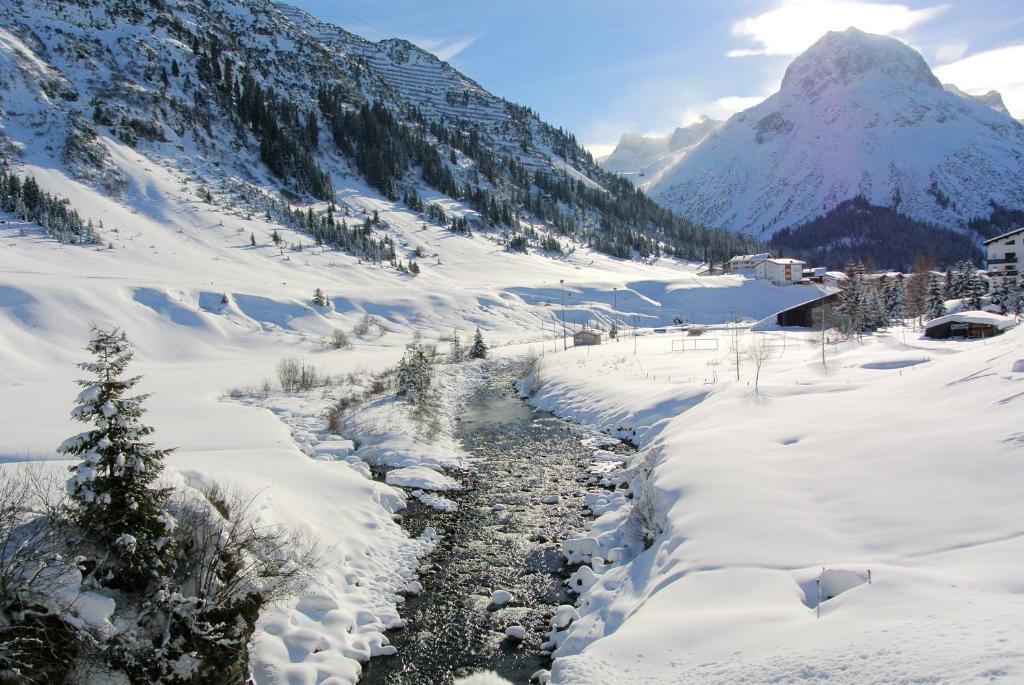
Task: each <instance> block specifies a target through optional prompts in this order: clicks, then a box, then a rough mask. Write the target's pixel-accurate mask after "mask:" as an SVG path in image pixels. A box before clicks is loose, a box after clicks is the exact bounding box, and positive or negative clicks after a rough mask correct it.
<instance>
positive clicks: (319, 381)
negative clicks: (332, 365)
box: [277, 357, 331, 392]
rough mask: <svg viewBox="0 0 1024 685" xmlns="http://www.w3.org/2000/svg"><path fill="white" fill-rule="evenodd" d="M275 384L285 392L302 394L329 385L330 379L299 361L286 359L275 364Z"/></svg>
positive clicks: (292, 358) (291, 358) (290, 358)
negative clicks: (278, 384)
mask: <svg viewBox="0 0 1024 685" xmlns="http://www.w3.org/2000/svg"><path fill="white" fill-rule="evenodd" d="M277 382H278V383H280V384H281V389H282V390H284V391H285V392H304V391H307V390H312V389H314V388H322V387H324V386H327V385H330V384H331V377H330V376H329V375H327V374H325V373H322V372H321V371H318V370H317V369H316V367H314V366H312V365H310V364H307V363H306V362H305V361H303V360H301V359H295V358H294V357H286V358H284V359H282V360H281V361H279V362H278V363H277Z"/></svg>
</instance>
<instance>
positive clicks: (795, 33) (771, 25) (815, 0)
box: [726, 0, 946, 57]
mask: <svg viewBox="0 0 1024 685" xmlns="http://www.w3.org/2000/svg"><path fill="white" fill-rule="evenodd" d="M945 8H946V6H945V5H941V6H936V7H928V8H924V9H911V8H909V7H907V6H906V5H899V4H888V3H885V4H883V3H878V2H861V1H860V0H784V1H783V3H782V4H781V5H780V6H779V7H777V8H776V9H773V10H770V11H768V12H765V13H764V14H759V15H757V16H755V17H747V18H746V19H741V20H740V21H738V22H736V23H735V24H733V27H732V33H733V35H734V36H738V37H741V38H747V39H749V40H751V41H753V42H754V43H757V44H759V46H758V47H754V48H739V49H735V50H730V51H729V52H727V53H726V55H728V56H729V57H749V56H752V55H796V54H799V53H801V52H803V51H804V50H806V49H807V48H809V47H810V46H811V45H812V44H814V42H815V41H817V40H818V39H819V38H821V36H822V35H824V34H825V33H826V32H828V31H843V30H845V29H847V28H849V27H850V26H856V27H857V28H859V29H861V30H862V31H866V32H868V33H880V34H883V35H888V34H893V33H900V32H903V31H906V30H907V29H910V28H911V27H913V26H916V25H917V24H920V23H922V22H925V21H928V20H929V19H932V18H933V17H935V16H937V15H939V14H940V13H942V12H943V11H944V10H945Z"/></svg>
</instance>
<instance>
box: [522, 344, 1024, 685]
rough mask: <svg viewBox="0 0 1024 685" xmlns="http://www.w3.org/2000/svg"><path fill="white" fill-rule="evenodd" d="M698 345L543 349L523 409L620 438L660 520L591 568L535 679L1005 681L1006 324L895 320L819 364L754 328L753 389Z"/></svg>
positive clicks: (1016, 441) (1011, 529) (1012, 583)
mask: <svg viewBox="0 0 1024 685" xmlns="http://www.w3.org/2000/svg"><path fill="white" fill-rule="evenodd" d="M720 335H721V337H720V338H719V343H720V348H719V350H718V351H717V352H714V351H707V352H696V351H691V350H689V349H688V350H687V351H686V352H673V351H672V350H673V344H672V343H673V340H672V338H673V337H674V338H675V339H677V340H678V337H679V336H678V334H675V335H674V336H673V335H671V334H666V335H660V336H659V335H653V336H649V337H642V338H640V339H638V340H637V341H636V342H637V346H636V349H637V353H636V355H634V353H633V350H634V341H633V340H632V339H629V340H623V341H620V342H613V343H611V344H606V345H603V346H600V347H595V348H589V349H586V348H579V349H575V350H570V351H568V352H558V353H557V354H555V355H554V356H551V353H550V350H549V352H548V357H547V358H546V362H547V363H546V364H545V365H544V367H543V370H542V371H541V382H540V384H539V388H538V390H537V393H536V395H535V397H534V398H533V400H532V401H533V403H534V404H535V405H537V406H539V407H543V408H547V409H553V410H555V411H557V412H559V413H560V414H562V415H565V416H568V417H570V418H573V419H576V420H579V421H582V422H587V423H593V424H595V425H597V426H600V427H604V428H606V429H608V430H610V431H611V432H613V433H615V434H619V435H624V436H628V437H630V438H632V439H635V440H636V441H637V443H638V444H639V445H640V447H641V451H640V454H639V455H638V457H637V458H638V459H645V460H647V461H648V462H649V463H650V464H652V465H653V475H652V478H651V483H652V485H653V497H654V502H655V512H656V516H657V524H658V525H659V527H660V529H661V532H660V534H659V535H658V536H657V538H656V540H655V543H654V545H653V546H652V547H651V548H650V549H648V550H647V551H645V552H643V553H642V554H640V555H639V556H637V557H636V558H635V559H633V560H631V561H629V562H628V563H612V564H602V565H601V567H600V568H599V569H598V570H597V572H596V577H595V579H594V581H593V583H592V585H591V586H590V587H589V589H588V590H587V591H586V592H585V594H584V595H583V596H582V597H581V599H580V601H579V605H580V608H579V611H580V613H581V618H580V619H579V620H578V621H575V622H574V623H573V624H572V626H571V627H570V628H569V631H568V634H567V636H566V638H565V639H564V642H563V643H562V646H561V647H560V649H559V650H558V651H557V652H556V654H555V656H556V661H555V666H554V669H553V674H552V676H553V677H552V682H554V683H591V684H600V683H621V682H650V683H675V682H679V679H680V678H687V679H691V678H692V679H693V680H695V681H700V682H720V683H727V682H728V683H731V682H737V681H756V682H764V681H769V680H781V681H787V682H788V681H801V680H822V679H829V680H830V682H850V683H853V682H856V683H865V682H892V681H894V680H897V681H899V680H906V679H921V678H924V679H930V680H933V681H935V682H972V681H986V682H987V681H989V680H992V679H995V680H1005V681H1006V682H1011V681H1014V680H1017V679H1019V678H1021V677H1022V674H1024V658H1022V657H1021V656H1020V655H1021V654H1022V653H1024V650H1022V647H1024V642H1022V637H1021V634H1022V633H1021V631H1020V626H1021V624H1020V616H1022V615H1024V600H1022V599H1021V592H1022V590H1024V588H1022V586H1021V584H1020V581H1019V573H1017V571H1016V568H1017V562H1018V561H1019V559H1020V558H1022V554H1024V537H1022V535H1021V530H1020V526H1019V523H1018V522H1019V521H1020V520H1021V517H1022V514H1024V504H1022V500H1021V498H1020V497H1019V487H1018V486H1017V483H1019V482H1020V479H1021V467H1020V463H1021V456H1022V455H1024V440H1022V437H1021V432H1020V430H1019V426H1018V425H1017V423H1018V422H1017V421H1016V419H1015V417H1019V412H1020V407H1019V406H1017V405H1018V404H1019V403H1020V402H1024V399H1022V398H1024V354H1022V352H1021V343H1022V342H1024V335H1022V332H1021V331H1019V330H1015V331H1011V332H1009V333H1007V334H1006V335H1004V336H1002V337H999V338H995V339H990V340H985V341H970V342H963V341H944V342H938V341H928V340H925V339H919V338H918V337H917V336H918V335H919V334H918V333H915V332H913V331H910V330H896V331H893V332H890V333H881V334H878V335H876V336H869V337H866V338H865V339H864V340H863V341H862V342H850V343H845V344H842V345H840V346H836V347H832V346H830V347H829V349H828V350H827V369H823V368H822V364H821V353H820V349H819V348H818V347H816V346H815V345H814V341H813V340H812V338H813V336H812V335H811V334H808V333H793V332H786V333H781V332H778V333H773V334H770V335H771V338H772V339H771V344H772V346H773V352H772V354H771V356H770V358H769V361H767V362H766V363H765V364H764V365H763V367H762V370H761V379H760V388H759V390H760V392H759V393H758V394H756V395H755V394H754V392H753V387H752V386H753V374H754V368H753V366H752V365H751V363H750V362H749V361H747V360H746V359H745V358H744V359H741V364H740V378H741V380H740V381H738V382H737V381H736V380H735V373H736V371H735V368H734V367H733V366H732V364H733V361H732V359H733V357H732V356H731V355H730V353H729V348H730V343H731V341H730V340H729V336H728V334H726V333H722V334H720ZM755 335H756V334H747V333H744V334H742V335H740V336H739V338H740V339H739V344H740V345H741V349H744V350H745V349H747V347H748V346H749V341H750V340H754V339H756V338H755ZM675 347H676V348H679V347H681V345H679V344H676V345H675ZM708 347H710V345H709V346H708ZM748 383H749V385H748ZM599 522H600V519H599ZM823 568H824V569H826V570H825V572H824V575H823V576H822V569H823ZM869 571H870V572H871V580H872V582H871V584H870V585H869V584H868V583H867V581H868V572H869ZM819 577H821V581H822V583H821V584H822V588H823V590H822V592H823V601H822V602H821V606H820V618H818V613H819V608H818V606H817V598H818V596H817V591H816V587H815V580H816V579H817V578H819ZM833 595H834V596H833Z"/></svg>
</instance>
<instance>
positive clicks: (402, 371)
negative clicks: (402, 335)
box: [397, 343, 434, 404]
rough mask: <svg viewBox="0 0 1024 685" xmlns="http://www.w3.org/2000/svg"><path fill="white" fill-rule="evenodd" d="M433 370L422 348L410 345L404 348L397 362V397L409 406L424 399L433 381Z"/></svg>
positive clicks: (414, 344) (413, 344)
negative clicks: (400, 358)
mask: <svg viewBox="0 0 1024 685" xmlns="http://www.w3.org/2000/svg"><path fill="white" fill-rule="evenodd" d="M433 375H434V374H433V369H432V368H431V366H430V360H429V359H427V355H426V353H425V352H424V351H423V348H422V347H421V346H419V345H417V344H416V343H410V344H409V345H408V346H406V348H405V354H404V355H402V360H401V361H400V362H398V392H397V394H398V396H399V397H404V398H406V399H407V400H408V401H409V402H410V403H411V404H417V403H419V402H420V401H421V400H424V399H426V397H427V396H428V393H429V392H430V384H431V382H432V381H433Z"/></svg>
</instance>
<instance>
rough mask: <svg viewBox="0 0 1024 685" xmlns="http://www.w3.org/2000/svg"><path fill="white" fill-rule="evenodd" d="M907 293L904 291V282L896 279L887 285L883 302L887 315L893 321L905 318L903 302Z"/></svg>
mask: <svg viewBox="0 0 1024 685" xmlns="http://www.w3.org/2000/svg"><path fill="white" fill-rule="evenodd" d="M905 296H906V293H905V292H904V290H903V282H902V281H901V280H900V279H898V278H894V279H892V280H891V281H889V282H888V283H886V284H885V288H884V289H883V290H882V300H883V301H884V303H885V311H886V314H888V315H889V319H890V320H891V321H898V320H900V319H902V318H903V316H904V311H903V300H904V298H905Z"/></svg>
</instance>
